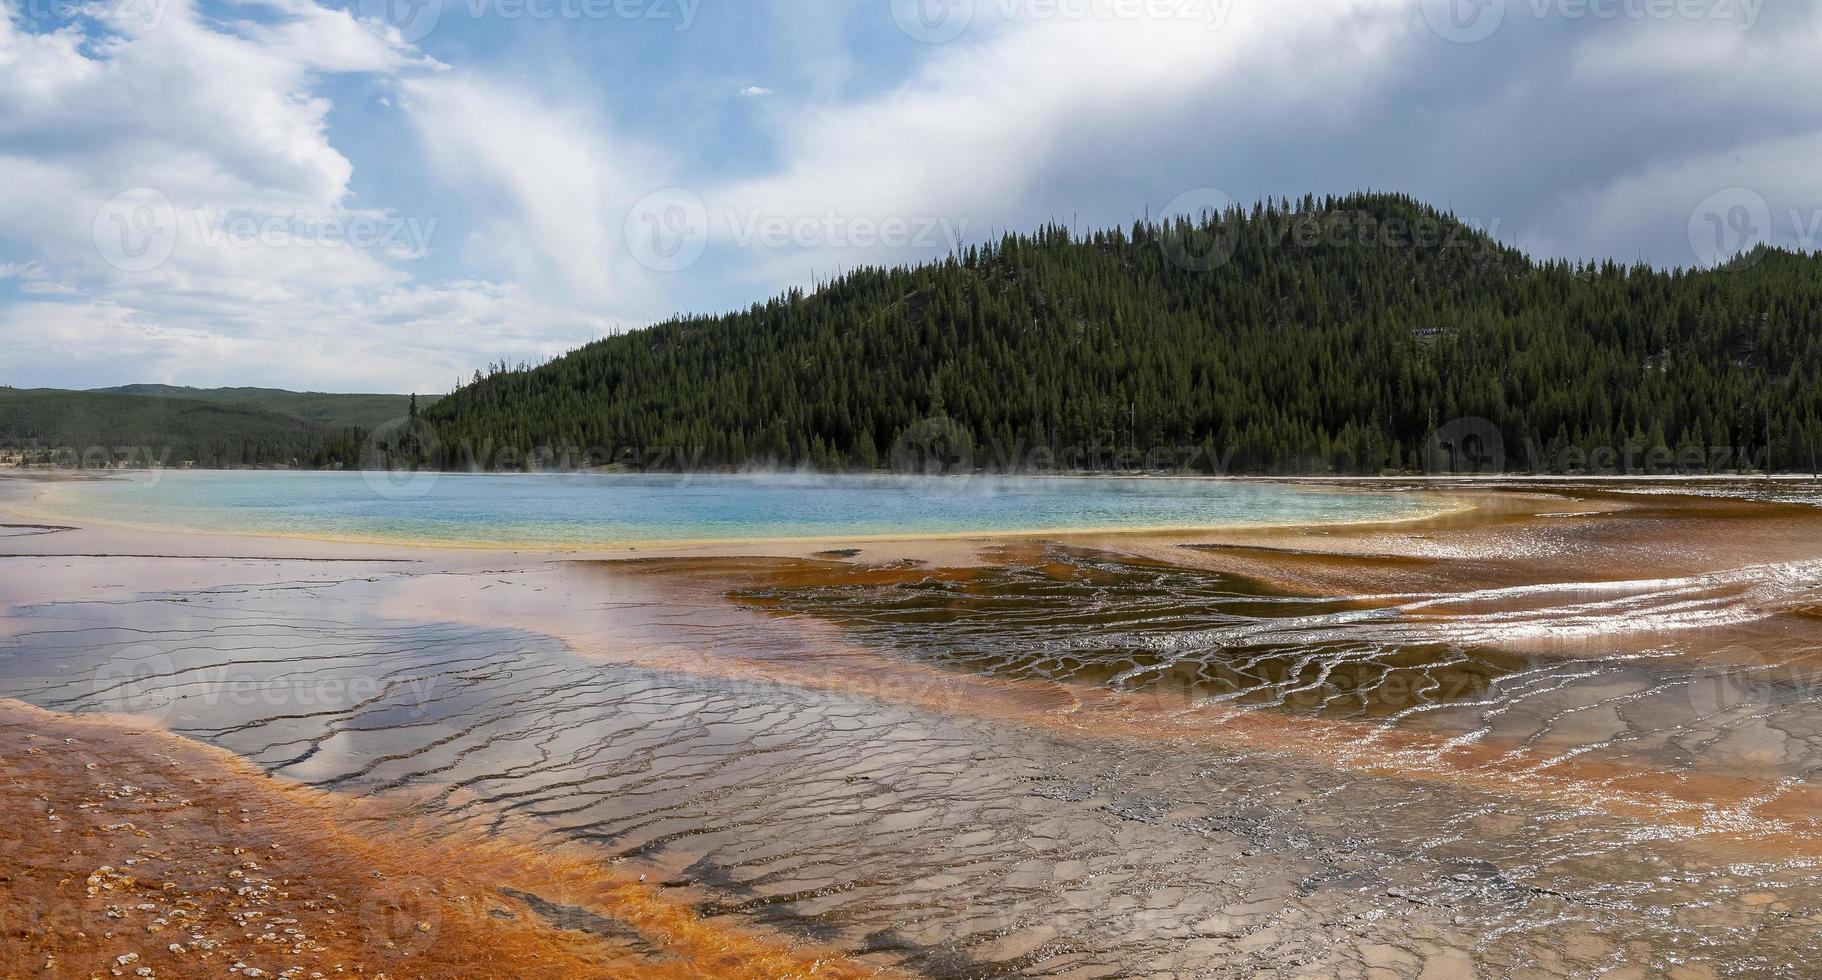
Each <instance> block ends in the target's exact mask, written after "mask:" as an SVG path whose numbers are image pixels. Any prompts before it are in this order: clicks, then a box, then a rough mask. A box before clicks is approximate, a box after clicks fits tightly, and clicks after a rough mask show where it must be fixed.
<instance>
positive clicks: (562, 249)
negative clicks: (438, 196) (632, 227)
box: [405, 78, 663, 309]
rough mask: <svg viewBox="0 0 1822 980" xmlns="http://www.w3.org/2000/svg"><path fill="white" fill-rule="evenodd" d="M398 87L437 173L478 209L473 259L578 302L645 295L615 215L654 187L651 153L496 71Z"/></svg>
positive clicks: (604, 303)
mask: <svg viewBox="0 0 1822 980" xmlns="http://www.w3.org/2000/svg"><path fill="white" fill-rule="evenodd" d="M405 91H406V92H407V93H408V95H409V96H410V113H411V119H412V121H413V123H414V124H415V125H416V126H417V129H418V132H419V134H420V135H421V137H422V138H423V140H424V143H425V145H426V147H427V150H428V156H429V159H430V160H431V161H432V162H433V165H434V166H435V167H436V168H437V172H438V176H440V177H441V178H442V179H443V181H444V182H445V183H447V184H449V185H450V186H452V187H455V188H459V189H460V192H461V193H462V194H463V195H464V196H465V197H466V198H467V199H468V201H469V203H470V204H471V205H472V206H474V207H475V208H477V209H478V212H479V213H478V215H477V218H478V221H479V222H480V223H481V224H482V226H483V231H482V232H481V233H479V234H476V235H475V236H473V237H472V239H471V241H470V242H469V244H468V247H469V250H470V256H471V258H472V259H473V260H474V262H475V263H476V264H479V265H482V266H483V267H490V268H498V269H500V270H502V271H503V272H504V273H506V274H507V275H508V276H509V277H510V278H512V279H513V280H515V281H520V282H526V283H534V284H539V285H542V286H544V287H547V288H548V289H549V290H550V291H551V292H552V293H553V294H554V295H558V296H562V297H564V298H565V299H567V300H568V301H570V302H573V303H575V304H577V305H579V306H581V307H583V308H592V309H602V308H607V307H610V306H619V307H621V308H625V307H627V306H629V305H631V304H635V303H637V302H639V301H640V300H641V298H647V299H649V297H650V289H651V285H650V283H649V282H648V281H647V279H646V272H647V270H644V269H642V268H640V267H639V266H638V265H637V263H635V262H634V261H633V259H632V257H631V256H630V255H629V254H628V251H627V248H626V242H625V236H624V232H623V226H624V223H625V219H626V214H627V209H628V208H629V207H630V206H631V205H632V204H633V202H635V201H636V200H638V199H639V198H640V197H642V196H644V195H645V194H646V193H648V192H650V191H651V190H653V189H655V188H656V187H658V186H661V183H662V181H661V178H660V177H659V176H657V175H659V174H661V173H662V172H663V171H662V168H661V167H660V166H659V158H658V156H657V154H655V153H653V152H651V151H649V150H646V149H644V148H643V147H641V146H639V145H637V144H636V143H634V142H632V141H630V140H627V139H623V138H618V137H617V136H616V135H615V134H614V132H613V129H612V127H611V125H609V124H608V123H607V122H606V121H605V120H603V119H601V118H600V117H599V116H598V115H596V114H593V113H590V112H586V111H582V110H580V109H571V108H564V107H553V106H548V105H545V104H542V103H541V102H540V100H539V99H538V98H537V97H536V96H535V95H533V94H532V93H530V92H528V91H524V90H520V89H513V88H508V87H505V86H502V85H501V84H500V83H499V82H498V81H497V80H478V79H466V78H438V79H433V80H414V81H410V82H408V83H406V85H405Z"/></svg>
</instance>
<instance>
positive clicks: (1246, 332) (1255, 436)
mask: <svg viewBox="0 0 1822 980" xmlns="http://www.w3.org/2000/svg"><path fill="white" fill-rule="evenodd" d="M1819 337H1822V260H1819V259H1818V258H1817V257H1815V256H1811V255H1796V254H1791V253H1788V252H1782V251H1776V250H1761V251H1758V252H1755V253H1753V254H1751V255H1748V256H1744V257H1742V258H1741V259H1740V260H1738V261H1737V262H1736V263H1735V265H1734V266H1733V267H1731V268H1727V269H1720V270H1704V271H1695V272H1663V271H1656V270H1652V269H1649V268H1644V267H1627V266H1622V265H1616V264H1612V263H1605V264H1600V265H1580V264H1568V263H1562V262H1550V263H1538V262H1534V261H1532V260H1530V259H1528V258H1527V257H1526V256H1524V255H1523V254H1521V253H1518V252H1516V251H1514V250H1511V249H1509V248H1505V247H1503V246H1501V245H1499V244H1497V243H1496V242H1494V241H1493V240H1491V239H1489V238H1488V237H1487V236H1485V235H1482V234H1480V233H1478V232H1476V231H1474V230H1472V229H1469V228H1467V227H1465V226H1463V225H1462V224H1460V223H1458V222H1457V221H1455V220H1454V219H1453V218H1451V217H1449V216H1447V215H1444V214H1442V213H1440V212H1438V211H1436V210H1434V209H1431V208H1429V207H1427V206H1424V205H1423V204H1421V203H1418V202H1416V201H1413V200H1411V199H1409V198H1405V197H1399V196H1387V195H1357V196H1352V197H1346V198H1340V199H1334V198H1331V199H1324V200H1317V199H1313V198H1309V199H1305V200H1304V201H1302V202H1297V203H1294V204H1293V203H1289V202H1277V203H1274V204H1268V205H1262V206H1259V207H1255V208H1252V209H1250V210H1245V211H1242V210H1238V209H1235V210H1230V211H1229V212H1228V213H1226V214H1224V215H1220V216H1208V217H1206V218H1205V219H1204V220H1202V221H1199V222H1194V223H1192V222H1190V221H1187V220H1175V221H1171V222H1166V223H1162V224H1158V223H1145V222H1141V223H1137V224H1135V225H1134V226H1133V227H1132V228H1130V229H1120V230H1109V231H1102V232H1096V233H1094V234H1091V235H1086V236H1084V235H1073V234H1071V233H1070V232H1069V231H1068V230H1067V229H1064V228H1060V227H1047V228H1044V229H1041V230H1039V231H1037V232H1036V233H1034V234H1030V235H1015V236H1008V237H1006V238H1004V239H1003V240H1001V241H1000V242H998V243H995V244H993V245H991V246H990V247H980V248H970V249H968V250H967V251H966V252H964V253H962V254H958V255H956V256H954V257H952V258H950V259H948V260H945V261H942V262H939V263H935V264H930V265H925V266H920V267H916V268H908V269H904V268H901V269H875V268H869V269H862V270H859V271H855V272H853V273H850V274H848V275H846V276H843V277H842V278H840V279H838V280H836V281H834V282H831V283H829V284H827V285H826V286H824V287H822V288H820V289H819V290H817V291H816V292H815V293H813V294H809V295H805V294H802V293H798V292H792V293H790V294H788V295H785V296H783V297H780V298H778V299H775V300H772V301H771V302H768V303H765V304H763V305H758V306H754V307H753V308H752V309H750V310H747V311H745V312H741V313H736V314H732V315H726V316H715V317H684V318H679V319H676V320H674V321H671V322H667V323H664V324H661V325H658V326H654V327H651V328H648V329H644V330H640V331H637V332H632V333H628V334H625V335H620V336H615V337H610V338H607V339H604V340H601V341H598V342H596V343H593V344H590V345H588V346H586V347H583V348H581V349H579V350H576V351H574V352H573V353H571V354H569V355H568V356H565V357H563V358H561V359H558V360H556V361H553V362H551V363H549V364H546V365H543V366H540V367H537V368H535V369H530V370H520V371H509V370H504V369H496V370H495V371H494V372H493V373H492V374H491V375H490V376H487V377H484V378H479V379H478V380H477V381H476V382H475V383H473V384H471V385H469V386H466V387H464V388H462V389H460V390H458V391H457V392H455V393H454V394H453V395H451V396H449V397H447V398H445V399H444V400H443V401H442V402H440V403H438V404H437V405H436V406H435V407H434V408H433V409H430V410H429V411H427V412H426V417H427V418H428V419H429V420H430V421H431V423H432V424H434V425H435V426H436V430H437V437H438V440H439V443H440V447H441V448H440V453H441V461H442V462H443V463H444V464H445V465H452V466H460V465H472V464H474V463H477V462H478V463H480V464H482V465H501V462H502V461H504V465H509V466H510V465H519V464H518V462H517V461H518V459H519V458H520V457H521V454H525V453H531V452H534V451H537V450H539V449H544V450H546V451H548V450H551V449H553V448H554V449H555V450H556V451H558V452H559V453H570V454H572V458H571V459H570V462H572V463H573V462H580V460H576V459H574V458H573V454H574V453H575V451H576V450H577V449H583V450H585V451H586V452H587V454H588V455H589V457H590V458H589V459H588V460H587V461H588V462H594V463H603V462H614V461H620V462H626V461H629V460H631V461H651V460H658V459H660V458H661V457H662V458H674V457H675V456H676V455H678V454H681V455H684V456H686V457H689V458H691V459H692V460H693V461H694V462H696V463H697V464H699V465H705V466H708V465H732V466H740V465H758V464H774V465H781V466H801V465H808V466H814V467H819V468H826V469H844V468H873V467H877V466H882V465H885V464H886V461H887V456H888V453H889V451H890V449H891V447H892V446H893V444H894V442H895V441H898V442H900V444H901V446H902V445H903V440H904V439H905V438H906V437H907V436H913V437H917V436H920V434H927V433H928V432H929V431H930V429H931V426H932V425H933V423H931V422H930V421H928V420H930V419H932V418H935V419H937V420H938V421H937V422H936V423H934V424H935V425H936V426H937V427H938V428H939V429H942V430H944V431H951V430H953V431H955V432H957V433H959V436H958V438H960V439H961V440H964V441H970V442H971V443H972V457H971V459H972V461H973V465H977V466H983V467H994V466H996V465H1004V464H1005V463H1006V462H1007V461H1009V460H1010V461H1013V462H1014V465H1017V464H1018V462H1019V461H1023V462H1024V465H1026V466H1029V465H1030V461H1031V460H1033V459H1037V460H1039V461H1043V460H1046V459H1048V458H1050V457H1048V456H1045V455H1044V454H1043V453H1039V454H1038V455H1036V456H1034V455H1033V453H1032V447H1046V448H1047V449H1048V450H1049V451H1050V452H1052V453H1054V454H1055V456H1056V458H1057V459H1058V460H1059V461H1058V463H1057V464H1056V465H1058V466H1069V465H1076V466H1082V465H1090V464H1091V463H1092V462H1093V460H1095V459H1100V458H1102V457H1100V456H1090V455H1089V454H1093V453H1097V452H1101V451H1105V450H1111V449H1113V448H1115V447H1119V448H1121V449H1129V448H1131V447H1134V446H1136V447H1138V448H1139V450H1141V451H1142V452H1143V451H1147V450H1151V449H1154V448H1157V447H1169V448H1168V449H1167V451H1174V449H1175V447H1206V449H1207V450H1208V451H1209V452H1208V454H1207V456H1205V457H1203V460H1202V462H1201V463H1200V464H1199V465H1202V466H1207V465H1209V464H1208V462H1207V460H1208V459H1210V458H1212V459H1215V460H1217V461H1218V462H1217V465H1220V464H1221V463H1223V462H1224V464H1225V465H1226V466H1227V467H1229V468H1231V469H1232V470H1233V471H1235V472H1302V473H1309V472H1339V473H1359V472H1378V471H1382V470H1387V469H1392V470H1405V471H1410V470H1418V469H1423V468H1424V457H1425V454H1424V449H1425V447H1426V445H1431V444H1432V442H1431V440H1432V434H1433V433H1434V432H1436V431H1437V430H1438V428H1439V427H1442V428H1445V429H1446V428H1447V426H1448V423H1450V422H1451V420H1455V419H1460V418H1464V417H1472V418H1484V419H1487V420H1490V421H1491V422H1492V425H1493V428H1496V430H1497V433H1496V434H1493V435H1489V436H1488V438H1489V439H1497V440H1503V442H1504V445H1505V446H1506V448H1507V452H1506V455H1505V457H1504V460H1505V466H1506V468H1508V469H1527V468H1531V467H1533V466H1534V465H1536V462H1537V459H1538V458H1540V457H1544V458H1549V459H1560V458H1562V454H1563V452H1564V451H1565V450H1576V449H1579V450H1585V451H1590V452H1595V453H1598V452H1600V451H1602V450H1603V448H1606V449H1613V448H1614V447H1619V448H1620V449H1621V450H1622V451H1623V450H1624V448H1625V447H1634V448H1645V449H1650V448H1655V447H1660V446H1661V447H1668V448H1669V449H1671V450H1682V451H1683V452H1684V454H1685V457H1684V458H1686V459H1687V458H1694V457H1697V456H1699V457H1702V458H1706V459H1713V458H1716V455H1717V454H1716V453H1714V452H1711V451H1718V450H1719V449H1721V448H1723V447H1725V448H1727V449H1730V450H1731V449H1735V448H1738V449H1751V450H1752V451H1754V452H1759V453H1762V451H1763V450H1762V447H1764V446H1765V445H1766V441H1767V440H1766V436H1767V433H1768V432H1769V433H1770V436H1771V449H1772V452H1773V454H1774V455H1773V458H1774V459H1776V460H1778V461H1779V465H1780V466H1782V467H1785V468H1790V467H1796V466H1798V465H1799V463H1800V465H1801V468H1803V469H1808V467H1809V459H1810V445H1811V438H1812V436H1813V435H1815V434H1817V432H1818V426H1817V424H1816V420H1817V417H1818V414H1819V413H1822V387H1818V386H1817V385H1815V384H1813V383H1812V379H1814V378H1815V377H1816V375H1817V372H1818V369H1822V360H1819V357H1822V349H1819V348H1818V338H1819ZM500 447H507V448H508V449H510V450H512V451H510V452H507V453H505V454H504V455H499V454H498V452H497V451H498V450H499V448H500ZM629 449H630V450H631V451H630V452H628V451H627V450H629ZM1595 458H1596V459H1599V458H1600V457H1598V456H1597V457H1595ZM661 465H668V464H664V463H661ZM1728 465H1730V466H1731V465H1732V464H1728Z"/></svg>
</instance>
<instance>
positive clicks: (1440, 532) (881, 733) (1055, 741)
mask: <svg viewBox="0 0 1822 980" xmlns="http://www.w3.org/2000/svg"><path fill="white" fill-rule="evenodd" d="M1537 496H1539V497H1540V498H1544V499H1547V500H1548V501H1549V502H1550V503H1549V506H1548V507H1546V508H1537V507H1533V508H1531V509H1529V510H1526V511H1525V513H1524V514H1522V515H1521V516H1520V517H1515V518H1512V519H1510V520H1506V521H1503V522H1501V523H1497V524H1495V523H1493V522H1489V521H1483V523H1482V524H1481V525H1479V526H1478V527H1476V528H1475V529H1473V530H1472V531H1463V530H1462V529H1461V528H1459V527H1457V526H1455V525H1453V524H1450V523H1447V522H1444V523H1439V524H1437V525H1436V526H1434V527H1428V528H1426V527H1418V528H1410V529H1402V530H1398V531H1378V532H1372V533H1371V534H1367V533H1362V534H1361V535H1360V536H1358V537H1355V538H1349V537H1347V536H1346V535H1343V536H1341V538H1344V539H1345V540H1339V539H1335V536H1332V535H1328V534H1327V533H1321V534H1312V535H1309V536H1307V537H1308V538H1309V540H1302V539H1299V537H1298V536H1297V535H1295V534H1278V535H1276V536H1275V537H1271V538H1270V539H1269V540H1267V539H1266V538H1265V537H1263V536H1251V537H1249V536H1246V535H1240V536H1238V537H1234V536H1228V537H1225V538H1220V537H1212V536H1211V537H1209V538H1207V539H1206V540H1195V541H1183V540H1171V541H1161V540H1156V539H1143V540H1141V539H1125V538H1117V537H1115V538H1109V539H1105V540H1077V541H1072V542H1069V543H1066V544H1065V543H1047V542H1026V543H1019V544H1015V545H989V544H983V545H982V546H980V548H978V549H976V550H977V552H978V554H977V556H976V560H973V561H969V562H945V561H911V560H905V559H902V558H901V559H887V558H883V557H876V556H875V555H872V554H869V546H868V545H866V544H864V543H863V544H860V545H858V549H859V550H858V553H853V552H851V551H842V552H839V553H827V554H824V555H821V556H811V555H801V554H792V555H786V556H784V557H778V558H771V559H765V558H757V557H755V558H688V559H668V560H656V559H652V560H639V561H630V562H620V561H616V562H578V561H566V560H552V559H550V558H549V557H548V556H499V557H497V558H476V557H473V556H465V557H463V558H461V559H459V560H457V559H448V560H445V559H442V558H438V557H435V556H434V555H433V554H432V553H424V554H423V555H422V556H420V557H419V558H418V559H417V560H410V561H403V562H400V561H366V560H325V561H310V562H304V561H298V560H294V559H290V558H281V559H273V560H264V561H246V562H221V561H217V560H213V559H209V558H201V559H198V558H183V559H180V558H138V559H131V560H128V559H120V558H101V557H62V556H57V549H56V547H55V545H54V542H55V541H56V540H57V534H56V533H54V532H53V533H47V534H44V535H38V536H34V537H33V538H32V539H31V540H32V542H33V543H34V547H33V549H31V550H33V551H35V552H36V553H35V554H24V553H21V554H17V555H14V556H12V557H7V558H5V559H0V561H4V568H5V572H6V576H7V585H6V586H5V587H4V589H0V593H4V594H0V600H4V601H8V602H11V603H13V604H14V605H13V608H12V609H11V611H10V613H9V614H8V617H7V619H6V620H5V623H4V627H3V628H0V695H4V696H8V697H13V698H17V699H20V700H23V701H26V702H29V703H31V704H33V705H37V706H40V707H42V708H46V709H50V710H52V711H57V712H66V713H93V712H119V713H130V714H134V715H139V716H144V717H146V718H149V719H152V720H155V721H157V722H158V723H160V724H162V725H163V726H165V727H167V728H169V729H170V730H172V731H174V732H176V733H178V734H181V735H184V736H187V737H189V738H191V739H195V740H198V741H200V742H203V743H206V744H208V745H212V746H218V747H221V748H223V749H226V750H228V751H231V752H232V753H234V754H236V755H238V756H240V757H242V758H244V759H245V760H248V762H250V763H251V764H252V765H254V766H256V767H258V768H259V769H261V770H264V771H265V772H267V773H269V774H271V775H273V776H276V777H280V778H281V779H282V780H286V781H292V782H295V783H299V784H302V785H304V786H308V787H313V788H317V789H321V790H325V791H328V792H329V793H330V794H331V795H332V796H340V797H347V798H359V799H361V800H363V801H365V802H364V803H363V804H362V806H363V809H362V811H361V812H362V814H363V818H362V819H363V820H366V821H370V822H378V823H385V822H387V821H400V822H408V821H409V822H413V825H414V826H415V825H418V824H417V822H426V821H427V822H429V824H430V825H432V826H439V827H443V828H447V830H448V831H449V832H451V833H460V832H470V833H478V834H484V835H489V836H492V837H494V838H496V839H501V840H512V841H517V842H530V843H533V844H538V845H540V846H553V847H554V846H557V845H577V846H581V847H583V848H585V853H588V854H591V855H594V859H595V860H598V861H599V862H600V863H601V865H602V866H603V867H609V868H613V869H616V870H618V871H621V872H624V873H625V874H626V875H628V876H632V877H636V876H638V875H645V876H646V877H647V879H648V880H649V881H651V882H655V883H657V884H658V885H659V886H660V891H661V892H662V893H663V894H664V895H665V896H666V897H667V898H668V899H671V900H675V901H678V902H682V903H686V904H688V905H690V906H693V907H694V908H695V909H696V910H697V913H698V915H700V916H702V917H704V918H706V919H708V920H711V921H713V920H723V919H725V920H726V921H729V922H732V923H736V924H739V925H740V926H742V927H750V928H753V929H757V930H763V931H766V932H771V933H777V934H780V935H784V936H794V937H799V938H800V939H802V940H804V941H806V942H814V943H815V944H817V945H819V946H827V947H830V948H834V949H840V950H844V951H847V952H848V953H850V954H852V955H853V956H855V957H856V958H857V959H858V960H859V961H860V962H862V963H864V964H867V965H870V966H872V967H874V968H877V969H879V970H882V971H885V972H898V971H905V972H911V973H916V974H924V975H933V976H954V977H973V976H996V975H1019V976H1133V975H1171V974H1176V975H1184V976H1248V977H1250V976H1258V975H1287V976H1290V975H1297V976H1430V977H1459V976H1469V975H1473V974H1474V973H1476V972H1478V973H1479V974H1482V975H1489V976H1590V975H1603V976H1615V977H1619V976H1676V977H1702V976H1768V975H1769V976H1791V977H1803V976H1815V975H1818V974H1822V886H1819V885H1818V884H1817V883H1816V881H1815V875H1816V873H1817V867H1816V866H1817V864H1818V862H1819V861H1822V831H1819V828H1818V824H1817V818H1818V817H1819V816H1822V809H1819V801H1822V797H1819V796H1818V795H1817V794H1816V793H1815V792H1814V790H1815V786H1814V783H1813V780H1814V778H1815V775H1814V774H1815V772H1816V768H1817V766H1818V764H1819V763H1822V699H1818V698H1817V697H1816V693H1817V688H1816V683H1817V681H1818V680H1822V676H1819V675H1818V672H1822V658H1818V656H1817V654H1818V652H1822V631H1819V625H1822V624H1818V620H1817V615H1816V609H1817V607H1818V603H1819V602H1822V537H1816V536H1814V535H1815V532H1816V531H1817V530H1819V529H1822V521H1818V520H1817V519H1816V518H1815V517H1814V516H1812V512H1811V510H1810V509H1808V508H1806V507H1802V506H1793V505H1789V504H1768V503H1757V502H1738V501H1735V502H1713V501H1705V500H1699V499H1695V498H1689V499H1681V498H1668V497H1650V498H1642V500H1643V502H1640V501H1633V500H1629V499H1625V498H1623V497H1621V495H1617V494H1606V493H1599V492H1593V491H1590V492H1570V491H1559V492H1552V493H1551V494H1547V495H1537ZM1521 510H1523V508H1521ZM1540 511H1547V513H1540ZM1812 542H1813V544H1812ZM1185 545H1193V547H1186V546H1185ZM1760 545H1763V547H1760ZM24 550H26V549H21V551H22V552H23V551H24ZM1262 570H1267V571H1269V574H1267V573H1266V572H1265V571H1262ZM1375 586H1377V587H1375ZM379 813H384V814H386V815H385V816H383V817H379V816H375V814H379ZM426 873H431V874H434V869H432V870H431V871H428V872H426ZM501 887H502V889H505V888H507V886H505V885H502V886H501ZM502 894H504V895H506V896H507V897H508V898H510V899H512V900H515V901H520V902H530V901H532V900H535V899H536V898H537V896H536V895H535V894H532V895H531V896H530V898H529V899H527V898H526V894H527V893H525V892H524V891H523V890H522V889H521V888H519V887H517V886H513V887H512V889H511V890H508V891H503V892H502Z"/></svg>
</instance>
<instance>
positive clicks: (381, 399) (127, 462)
mask: <svg viewBox="0 0 1822 980" xmlns="http://www.w3.org/2000/svg"><path fill="white" fill-rule="evenodd" d="M411 405H412V398H411V397H410V396H406V395H340V394H318V393H300V392H290V391H277V390H272V389H256V388H219V389H197V388H175V387H169V386H165V385H133V386H129V387H125V388H114V389H106V390H97V391H63V390H57V389H12V388H0V461H6V462H12V463H23V464H24V465H27V466H48V467H63V468H71V467H81V468H99V467H106V466H128V467H148V466H164V467H177V466H197V467H203V468H232V467H273V466H286V467H293V466H295V467H304V468H313V469H354V468H357V467H360V466H362V465H363V457H364V456H365V457H366V458H367V460H368V461H369V464H370V462H371V460H373V459H374V458H376V454H375V453H374V452H373V449H372V443H373V439H372V433H373V432H374V431H375V430H376V429H381V428H383V427H385V426H386V425H387V423H388V420H391V419H402V418H406V417H407V416H408V414H409V413H410V411H411Z"/></svg>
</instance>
